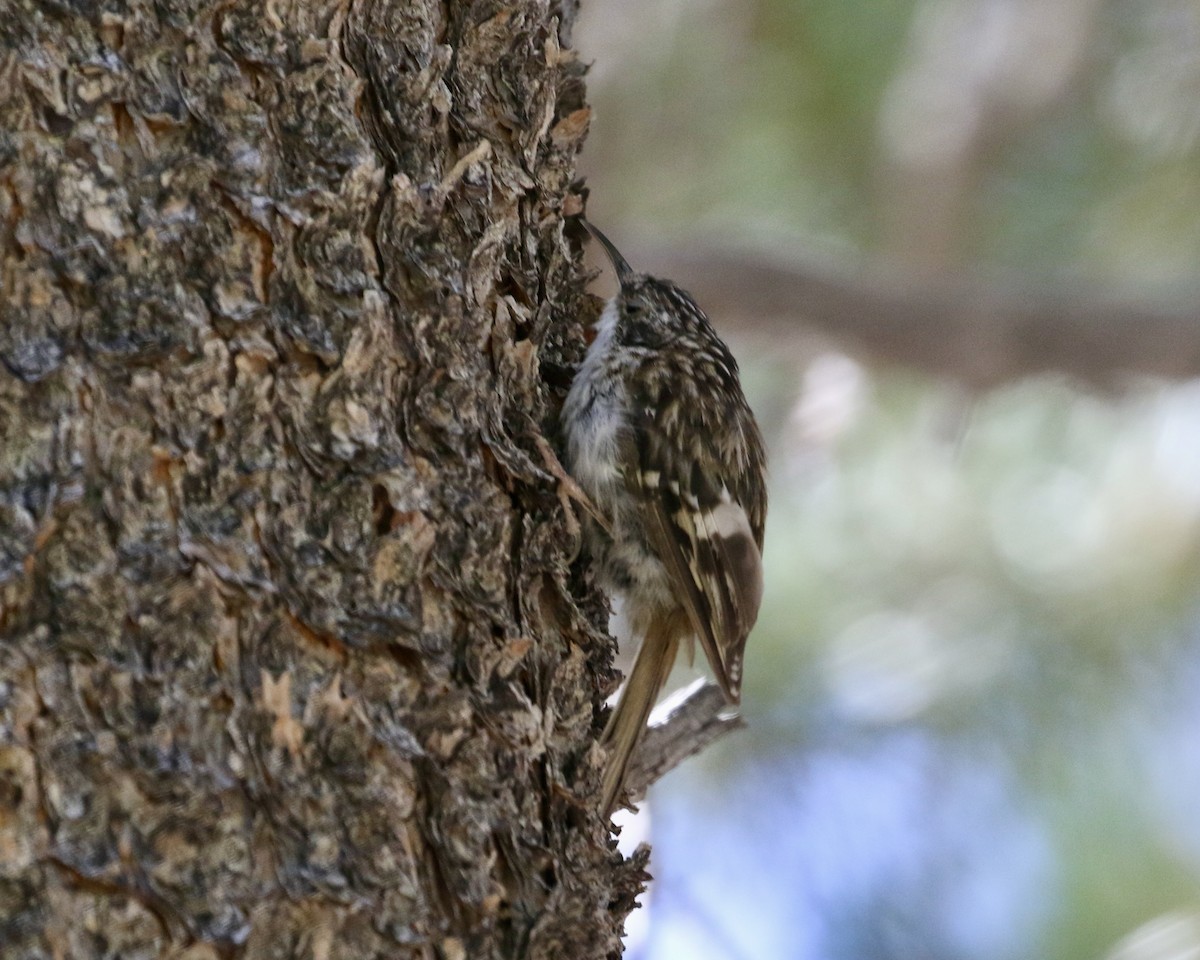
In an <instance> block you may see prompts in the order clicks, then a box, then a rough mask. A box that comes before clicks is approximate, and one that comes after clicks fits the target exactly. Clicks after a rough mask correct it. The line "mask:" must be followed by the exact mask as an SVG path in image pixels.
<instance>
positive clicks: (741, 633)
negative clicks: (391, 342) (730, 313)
mask: <svg viewBox="0 0 1200 960" xmlns="http://www.w3.org/2000/svg"><path fill="white" fill-rule="evenodd" d="M583 223H584V225H585V226H586V228H587V230H588V231H589V233H590V234H591V235H592V237H593V238H594V239H595V240H596V242H598V243H599V244H600V246H601V247H602V248H603V250H604V252H605V254H606V255H607V257H608V259H609V261H610V262H611V263H612V266H613V269H614V270H615V272H616V276H617V282H618V284H619V289H618V290H617V292H616V294H615V295H614V296H613V297H612V298H611V299H609V300H608V302H607V303H606V304H605V306H604V309H603V311H602V313H601V315H600V319H599V320H598V321H597V324H596V331H595V338H594V339H593V340H592V342H591V344H590V345H589V347H588V349H587V351H586V353H585V355H584V358H583V361H582V363H581V365H580V367H579V369H578V371H577V372H576V374H575V376H574V378H573V380H572V382H571V386H570V389H569V390H568V393H567V397H566V399H565V401H564V404H563V411H562V419H563V432H564V434H565V447H566V455H567V464H566V468H567V471H568V472H569V473H570V475H571V476H572V477H573V478H574V479H575V480H576V482H577V483H578V485H579V487H580V488H581V489H582V490H583V492H584V493H585V494H586V496H587V497H588V498H589V499H590V501H591V504H592V506H593V510H592V513H594V514H598V515H599V518H598V519H597V518H587V517H585V523H584V528H585V541H584V542H585V545H586V547H587V549H588V552H589V554H590V557H591V562H592V564H593V567H594V569H595V571H596V580H597V582H598V583H599V585H600V586H601V587H602V588H603V589H605V590H606V591H607V592H609V593H610V594H611V595H614V596H615V598H616V599H617V600H618V601H619V603H620V606H621V610H622V613H623V616H624V619H625V620H626V622H627V623H628V624H629V626H630V628H631V629H632V632H633V634H634V635H635V636H638V637H640V638H641V644H640V646H639V648H638V652H637V654H636V657H635V659H634V663H633V667H632V669H631V671H630V673H629V676H628V678H627V680H626V682H625V685H624V687H623V688H622V691H621V693H620V695H619V697H618V700H617V704H616V707H615V708H614V710H613V712H612V714H611V716H610V718H609V720H608V723H607V726H606V727H605V729H604V732H603V734H602V735H601V738H600V739H601V745H602V746H603V747H604V748H605V749H606V751H607V758H606V765H605V769H604V773H603V781H602V790H601V797H600V809H601V812H602V814H603V816H604V817H605V818H608V817H609V816H610V815H611V814H612V812H613V811H614V809H615V808H616V806H617V804H618V801H619V800H620V799H621V797H622V791H623V787H624V784H625V779H626V775H627V771H628V768H629V762H630V759H631V758H632V756H633V754H634V752H635V750H636V748H637V745H638V743H639V742H640V740H641V737H642V735H643V732H644V731H645V728H646V724H647V720H648V718H649V716H650V712H651V710H652V709H653V707H654V703H655V701H656V700H657V698H658V695H659V693H660V692H661V691H662V688H663V685H664V684H665V683H666V681H667V677H668V675H669V674H670V672H671V668H672V666H673V664H674V662H675V658H676V656H677V654H678V653H679V651H680V648H681V646H683V645H686V648H687V651H688V653H689V657H691V656H693V655H694V649H695V643H696V641H699V644H700V648H701V649H702V650H703V651H704V654H705V657H706V658H707V661H708V664H709V667H710V669H711V670H712V673H713V675H714V677H715V679H716V681H717V683H718V684H719V686H720V688H721V691H722V693H723V694H724V696H725V699H726V701H727V702H728V703H730V704H733V705H737V704H739V703H740V701H741V687H742V669H743V668H742V663H743V657H744V653H745V647H746V638H747V637H748V636H749V634H750V630H751V628H752V627H753V626H754V623H755V620H756V619H757V616H758V609H759V605H760V603H761V601H762V592H763V574H762V549H763V528H764V524H765V521H766V512H767V492H766V455H765V451H764V446H763V439H762V434H761V432H760V430H759V428H758V424H757V422H756V421H755V419H754V414H753V412H752V411H751V409H750V405H749V403H747V401H746V397H745V394H744V392H743V390H742V386H741V381H740V377H739V372H738V365H737V361H736V360H734V358H733V355H732V354H731V353H730V352H729V348H728V347H727V346H726V345H725V343H724V342H723V341H722V340H721V338H720V337H719V336H718V335H717V333H716V331H715V330H714V329H713V327H712V324H711V323H710V322H709V319H708V317H707V316H706V315H705V313H704V311H703V310H701V309H700V307H699V306H698V305H697V304H696V301H695V300H694V299H693V298H692V297H691V295H690V294H688V293H687V292H686V291H685V290H683V289H682V288H681V287H679V286H678V285H677V284H675V283H673V282H672V281H670V280H666V279H661V278H658V277H653V276H650V275H648V274H645V273H638V272H635V271H634V270H633V269H632V268H631V267H630V266H629V263H628V262H627V261H626V260H625V258H624V257H623V256H622V255H621V254H620V252H619V251H618V250H617V248H616V247H615V246H614V245H613V243H612V241H610V240H609V239H608V237H606V236H605V235H604V234H603V233H602V232H601V231H600V230H599V229H598V228H597V227H596V226H595V225H593V224H591V223H590V222H588V221H586V220H584V221H583Z"/></svg>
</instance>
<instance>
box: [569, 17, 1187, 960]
mask: <svg viewBox="0 0 1200 960" xmlns="http://www.w3.org/2000/svg"><path fill="white" fill-rule="evenodd" d="M575 39H576V45H577V47H578V48H579V49H580V51H581V54H582V56H583V58H584V59H585V60H588V61H590V62H592V64H593V67H592V71H591V74H590V79H589V89H590V95H591V101H592V105H593V107H594V114H593V116H592V122H591V133H590V136H589V140H588V146H587V149H586V150H585V152H584V156H583V163H582V167H583V172H584V173H585V174H586V176H587V179H588V183H589V185H590V187H591V200H590V203H589V214H590V216H591V217H592V219H593V220H595V221H596V222H597V223H598V224H599V225H600V226H602V228H603V229H604V230H605V231H606V232H607V233H608V234H609V235H610V236H611V237H612V238H613V239H614V241H616V242H617V243H618V245H619V246H621V247H622V248H623V249H624V252H625V253H626V255H627V256H628V258H629V259H630V261H631V262H632V263H633V264H634V266H635V267H640V268H647V269H650V270H652V271H654V272H661V273H665V274H667V275H669V276H672V277H673V278H674V279H676V280H677V281H679V282H680V283H681V284H683V285H684V286H685V287H688V288H690V289H692V291H693V292H694V293H695V294H696V295H697V299H698V300H699V301H700V303H701V304H702V305H704V306H706V307H707V308H709V312H710V313H711V314H712V315H713V318H714V321H715V322H716V324H717V326H718V328H719V329H720V330H721V331H722V333H723V334H724V335H725V336H726V338H727V339H728V340H729V341H730V344H731V346H732V347H733V349H734V352H735V353H736V354H737V355H738V357H739V359H740V361H741V363H742V367H743V379H744V381H745V383H746V387H747V392H748V393H749V395H750V398H751V402H752V404H753V405H754V407H755V409H756V410H757V412H758V415H759V419H760V422H761V423H762V426H763V429H764V433H765V434H766V436H767V438H768V441H769V443H770V447H771V461H772V480H771V482H772V487H771V496H772V505H771V513H770V518H769V524H768V531H767V546H766V572H767V592H766V598H765V601H764V608H763V612H762V614H761V617H760V620H759V624H758V627H757V628H756V630H755V633H754V635H753V636H752V637H751V640H750V644H749V652H748V657H747V671H748V677H747V683H746V690H745V696H744V708H743V714H744V716H745V717H746V719H747V721H748V728H747V729H746V730H744V731H740V732H737V733H734V734H733V735H731V736H728V737H726V738H725V739H724V740H722V741H721V742H720V743H719V744H718V745H716V746H715V747H714V748H712V749H710V750H709V751H707V752H706V753H705V754H704V755H702V756H701V757H700V758H698V759H695V760H692V761H689V762H688V763H687V764H685V765H684V766H683V767H682V768H680V769H679V770H677V771H675V772H673V773H672V774H670V775H669V776H668V777H667V778H666V779H665V780H664V781H663V782H662V783H661V784H660V785H659V786H658V787H656V788H655V789H654V790H653V791H652V793H651V796H650V799H649V802H648V803H647V804H645V805H644V807H643V814H642V815H640V816H639V817H638V818H637V819H636V820H633V821H627V822H626V826H625V838H624V840H625V842H626V843H628V842H631V841H633V840H636V839H638V838H646V839H649V840H650V841H651V842H652V843H653V845H654V853H653V858H652V867H651V872H652V873H653V874H654V876H655V878H656V879H655V882H654V884H653V885H652V887H651V889H650V891H649V892H648V893H647V895H646V896H645V897H643V901H644V902H645V903H646V904H647V909H646V910H644V911H639V912H638V914H637V915H636V916H635V917H634V918H633V919H632V921H631V924H630V928H629V931H628V934H629V936H628V942H629V954H628V955H629V956H630V957H632V958H635V960H677V958H688V960H760V958H763V960H765V958H770V960H893V958H894V960H901V958H904V960H941V958H946V960H951V958H953V960H1060V958H1061V960H1197V958H1200V379H1196V378H1200V310H1198V309H1197V308H1196V303H1195V297H1194V294H1195V293H1196V291H1197V290H1198V289H1200V284H1197V281H1196V272H1197V271H1196V265H1197V263H1198V262H1200V4H1198V3H1197V2H1195V0H1138V2H1136V3H1133V2H1128V0H584V3H583V7H582V15H581V22H580V25H579V28H578V31H577V35H576V38H575ZM677 674H678V675H679V679H681V680H687V679H690V678H691V676H694V673H693V674H689V673H688V671H687V669H686V668H684V669H683V670H680V671H677Z"/></svg>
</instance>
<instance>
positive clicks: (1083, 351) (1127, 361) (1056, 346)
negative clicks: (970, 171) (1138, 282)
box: [629, 243, 1200, 387]
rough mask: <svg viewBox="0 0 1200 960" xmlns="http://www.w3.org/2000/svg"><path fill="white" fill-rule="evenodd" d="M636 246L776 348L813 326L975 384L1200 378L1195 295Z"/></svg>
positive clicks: (731, 330)
mask: <svg viewBox="0 0 1200 960" xmlns="http://www.w3.org/2000/svg"><path fill="white" fill-rule="evenodd" d="M629 246H630V249H631V251H632V255H633V256H635V257H636V258H637V259H636V261H635V262H637V263H640V264H644V265H645V269H647V270H649V271H650V272H652V273H657V274H660V275H662V276H668V277H674V278H676V279H677V280H678V281H679V282H680V283H682V284H683V285H684V286H685V287H687V288H688V289H689V290H691V292H692V293H693V294H694V295H695V296H696V297H697V299H698V300H699V301H700V302H701V303H703V304H704V305H705V308H706V310H707V311H708V312H709V313H710V314H711V315H712V316H713V317H714V318H716V320H717V322H718V324H719V325H721V326H722V329H723V330H724V331H725V332H726V333H727V335H729V336H732V337H736V338H739V339H744V338H750V339H753V340H756V341H759V342H760V344H761V342H762V341H766V342H768V343H770V344H771V345H773V347H774V348H776V349H780V348H784V347H786V346H787V345H788V344H789V343H790V344H791V345H792V346H793V347H794V346H795V345H796V344H797V343H799V342H801V341H810V340H811V339H812V335H813V333H814V332H815V333H817V334H819V335H820V336H821V337H822V338H824V339H825V340H826V341H828V342H829V343H830V345H832V346H834V347H836V348H838V349H842V350H846V351H849V352H852V353H856V354H858V355H861V356H862V357H863V358H864V359H867V360H872V361H879V362H883V363H893V364H895V363H900V364H908V365H911V366H913V367H915V368H917V369H919V370H922V371H924V372H926V373H932V374H937V375H942V376H946V377H948V378H951V379H954V380H957V381H960V382H964V383H966V384H969V385H971V386H975V387H989V386H995V385H997V384H1001V383H1004V382H1006V381H1011V380H1017V379H1020V378H1021V377H1026V376H1029V375H1031V374H1037V373H1045V372H1052V371H1059V372H1062V373H1067V374H1070V375H1073V376H1077V377H1080V378H1082V379H1084V380H1086V381H1089V382H1091V383H1093V384H1097V385H1109V384H1111V383H1113V382H1114V381H1117V380H1118V379H1119V378H1122V377H1125V376H1127V375H1129V374H1143V375H1149V376H1159V377H1170V378H1183V377H1193V376H1200V307H1198V304H1200V297H1191V298H1188V299H1187V300H1185V298H1184V297H1183V296H1179V297H1178V298H1176V302H1175V303H1171V302H1169V301H1167V300H1166V299H1165V298H1162V297H1161V296H1160V297H1158V298H1157V299H1156V298H1154V297H1153V296H1152V295H1147V296H1146V297H1145V298H1144V299H1141V300H1137V299H1134V298H1132V297H1130V296H1128V295H1126V296H1122V295H1121V294H1120V293H1119V292H1118V291H1116V290H1107V291H1106V290H1103V289H1090V290H1072V289H1069V288H1067V287H1064V288H1062V289H1059V290H1051V289H1050V287H1051V284H1048V283H1040V284H1031V285H1030V286H1029V287H1027V288H1025V289H1022V288H1021V283H1020V281H1019V280H1018V279H1016V278H1013V279H1012V280H1011V281H1009V282H1007V283H1004V282H987V281H974V282H972V281H969V280H954V279H950V278H947V277H943V276H936V277H935V276H928V275H924V276H922V275H919V274H916V273H914V272H912V271H908V272H901V271H893V272H892V273H891V274H889V273H887V272H886V271H884V270H882V269H876V270H874V271H871V272H869V273H861V274H859V275H856V276H851V275H850V274H849V273H848V272H846V271H845V270H842V271H839V270H838V269H837V268H836V267H835V266H832V265H830V266H828V267H824V268H822V267H820V266H816V265H812V264H806V263H803V262H801V261H798V260H797V261H787V260H785V259H784V258H783V257H780V256H778V255H773V254H770V253H754V252H750V251H748V250H746V249H744V248H743V249H737V248H730V249H722V248H720V247H716V246H711V245H709V244H707V243H701V244H696V245H694V246H689V247H682V246H673V247H671V246H665V245H664V246H662V247H658V248H654V247H651V246H648V245H643V246H639V245H637V244H632V245H629ZM752 348H753V346H752Z"/></svg>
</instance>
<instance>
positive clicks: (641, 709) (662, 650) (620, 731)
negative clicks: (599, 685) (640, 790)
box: [600, 617, 679, 819]
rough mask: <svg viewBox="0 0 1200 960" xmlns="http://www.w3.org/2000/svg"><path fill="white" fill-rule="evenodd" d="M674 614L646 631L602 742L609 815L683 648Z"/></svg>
mask: <svg viewBox="0 0 1200 960" xmlns="http://www.w3.org/2000/svg"><path fill="white" fill-rule="evenodd" d="M673 621H674V618H670V617H668V618H663V619H662V620H659V621H657V622H655V623H653V624H651V626H650V629H649V630H648V631H647V632H646V636H645V639H643V641H642V645H641V647H640V648H639V649H638V652H637V656H636V657H635V658H634V661H633V669H632V670H631V671H630V672H629V677H628V678H627V679H626V681H625V687H624V689H622V690H621V696H620V697H619V698H618V699H617V706H616V709H615V710H613V713H612V716H611V717H610V718H609V720H608V726H607V727H605V728H604V734H603V736H602V737H601V738H600V742H601V743H602V744H603V745H605V746H607V747H608V766H607V767H606V768H605V770H604V786H603V805H602V806H601V810H602V811H603V815H604V817H605V819H607V818H608V817H609V816H610V815H611V814H612V812H613V809H614V808H615V807H616V805H617V801H618V800H619V799H620V796H621V790H622V788H623V787H624V785H625V775H626V773H627V771H628V768H629V761H630V758H631V757H632V756H633V752H634V750H636V749H637V745H638V743H639V742H640V741H641V739H642V734H643V733H644V732H645V729H646V721H647V720H649V718H650V711H651V710H653V709H654V701H655V700H657V699H658V694H659V692H660V691H661V690H662V688H663V685H664V684H665V683H666V682H667V677H668V676H670V673H671V667H672V666H673V665H674V663H675V654H676V652H677V650H678V648H679V631H678V630H677V629H676V624H675V623H674V622H673Z"/></svg>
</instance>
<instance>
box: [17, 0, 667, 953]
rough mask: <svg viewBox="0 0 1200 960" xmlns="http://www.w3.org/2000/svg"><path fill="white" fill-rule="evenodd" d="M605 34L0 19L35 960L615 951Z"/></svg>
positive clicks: (21, 913)
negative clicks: (584, 453) (581, 363)
mask: <svg viewBox="0 0 1200 960" xmlns="http://www.w3.org/2000/svg"><path fill="white" fill-rule="evenodd" d="M573 15H574V10H573V2H572V0H503V2H495V0H487V2H484V0H478V2H458V0H454V2H449V0H447V2H436V0H409V2H386V0H376V2H366V0H343V2H317V0H278V2H274V3H265V4H263V3H259V2H253V0H171V2H168V0H158V2H153V3H152V2H150V0H129V2H119V0H103V2H97V3H91V2H84V0H74V2H73V0H45V2H41V3H36V2H33V0H17V2H13V0H7V2H4V3H2V4H0V41H2V42H0V58H2V59H0V117H2V118H3V122H2V123H0V284H2V289H0V293H2V297H0V309H2V310H3V316H2V322H0V956H2V957H3V958H5V960H8V958H51V957H54V958H66V960H76V958H92V957H97V958H99V957H105V958H122V960H132V958H160V957H161V958H166V957H170V958H186V960H210V958H234V957H237V958H242V957H245V958H267V957H270V958H285V957H304V958H313V960H328V958H342V957H344V958H369V957H388V958H407V957H412V958H434V957H438V958H448V960H458V958H471V960H477V958H492V957H496V958H500V957H505V958H510V957H555V958H557V960H586V958H589V957H604V956H611V955H615V954H617V953H619V949H620V947H619V940H618V934H619V931H620V927H621V924H622V922H623V919H624V915H625V914H626V913H627V912H628V910H629V909H630V907H631V906H632V898H633V896H634V895H635V893H636V892H637V890H638V888H639V886H640V884H641V882H642V880H643V877H644V872H643V867H644V862H645V861H644V854H643V855H639V856H638V857H635V858H634V859H633V860H629V861H626V860H624V859H623V858H621V857H620V855H619V854H617V853H616V852H615V850H614V848H613V846H612V843H611V841H610V839H609V837H608V833H607V830H606V829H605V826H604V825H603V824H602V823H601V821H600V819H599V817H598V815H597V813H596V811H595V809H594V803H595V795H594V790H595V787H596V784H597V782H598V774H599V767H600V758H599V757H598V756H597V755H596V748H595V745H594V744H595V738H596V734H597V733H598V728H599V723H598V719H597V718H598V706H599V703H600V700H601V698H602V696H603V695H604V694H605V693H607V692H608V690H609V689H610V688H611V687H612V685H613V674H612V670H611V665H610V653H611V652H610V644H609V641H607V640H606V639H605V637H604V634H603V632H602V630H599V629H598V625H599V624H601V623H602V618H603V608H602V600H601V598H599V597H598V596H597V595H596V594H595V593H594V592H592V591H591V590H590V588H589V587H588V585H587V583H586V582H585V580H586V573H585V572H584V571H583V569H582V566H583V565H581V564H580V565H576V567H575V568H571V567H570V566H569V561H570V558H571V556H572V554H573V551H574V549H575V544H574V542H573V530H572V527H571V524H570V523H569V518H568V516H567V513H566V511H565V510H564V509H563V506H562V504H561V502H560V499H559V493H558V487H557V484H556V482H555V481H554V480H553V478H552V477H551V476H550V475H549V473H548V472H547V469H546V467H545V464H544V463H543V459H542V457H541V456H540V454H539V448H538V444H537V438H538V436H539V435H541V434H545V435H548V436H552V435H553V430H554V422H555V413H556V411H557V407H558V403H559V401H560V399H561V395H562V384H561V382H556V380H555V377H554V376H552V375H551V374H553V373H554V372H555V371H560V372H561V371H562V370H567V369H569V368H570V367H571V366H572V365H573V364H574V363H575V362H577V360H578V357H579V355H580V353H581V351H582V349H583V340H582V328H581V325H580V318H581V317H584V316H585V315H587V314H588V312H589V311H590V310H591V309H592V307H591V306H590V301H589V300H588V299H587V298H586V297H585V295H584V293H583V290H582V285H581V282H580V277H579V275H578V269H577V265H576V263H575V262H574V261H573V258H572V254H571V251H570V250H569V249H568V246H567V244H566V241H565V240H564V237H563V229H562V227H563V219H564V216H565V215H567V214H569V213H572V212H578V210H579V208H580V205H581V200H580V197H579V196H578V195H576V194H575V193H573V190H572V182H573V178H574V160H575V155H576V153H577V151H578V149H579V147H580V144H581V141H582V138H583V136H584V134H585V132H586V127H587V118H588V113H587V108H586V105H585V102H584V87H583V83H582V79H581V78H582V73H583V68H582V66H581V65H580V64H579V63H578V62H577V60H576V59H575V57H574V55H573V54H572V53H571V52H570V50H569V26H570V23H571V20H572V19H573ZM559 379H561V378H559Z"/></svg>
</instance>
